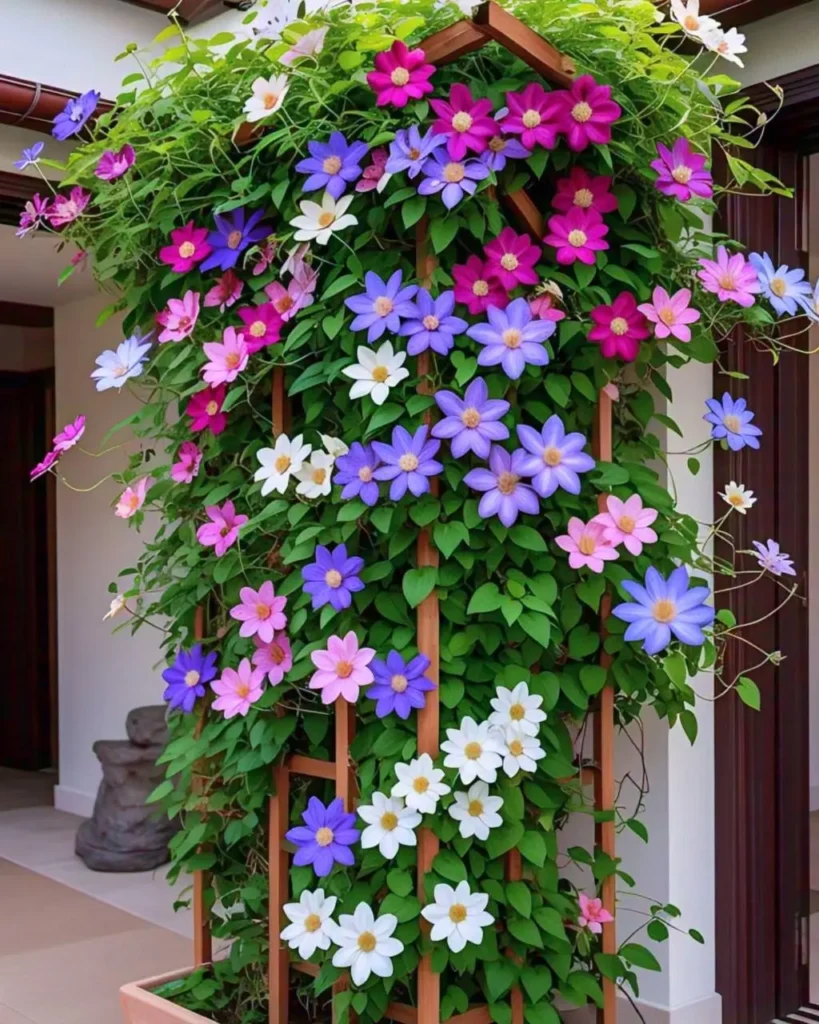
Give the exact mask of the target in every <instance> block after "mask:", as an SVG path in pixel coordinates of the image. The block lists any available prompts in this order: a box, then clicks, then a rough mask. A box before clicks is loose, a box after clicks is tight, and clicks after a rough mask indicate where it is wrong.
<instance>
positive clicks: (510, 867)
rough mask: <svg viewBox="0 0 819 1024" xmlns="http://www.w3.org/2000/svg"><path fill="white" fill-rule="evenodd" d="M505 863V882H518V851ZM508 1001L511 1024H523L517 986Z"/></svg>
mask: <svg viewBox="0 0 819 1024" xmlns="http://www.w3.org/2000/svg"><path fill="white" fill-rule="evenodd" d="M505 861H506V881H507V882H519V881H520V880H521V879H522V878H523V862H522V860H521V856H520V850H510V851H509V852H508V853H507V854H506V857H505ZM508 954H509V956H512V955H513V954H512V951H511V950H509V951H508ZM510 1001H511V1003H512V1024H523V992H522V991H521V989H520V986H519V985H515V987H514V988H513V989H512V991H511V993H510Z"/></svg>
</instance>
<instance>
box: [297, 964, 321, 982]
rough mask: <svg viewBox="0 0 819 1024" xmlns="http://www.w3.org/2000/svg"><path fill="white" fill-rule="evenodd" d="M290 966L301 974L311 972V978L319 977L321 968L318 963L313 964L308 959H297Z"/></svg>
mask: <svg viewBox="0 0 819 1024" xmlns="http://www.w3.org/2000/svg"><path fill="white" fill-rule="evenodd" d="M290 966H291V967H292V968H293V970H294V971H298V972H299V973H300V974H309V975H310V977H311V978H317V977H318V974H319V971H320V970H321V968H320V967H319V965H318V964H311V963H308V962H307V961H306V960H297V961H296V962H295V963H294V964H291V965H290Z"/></svg>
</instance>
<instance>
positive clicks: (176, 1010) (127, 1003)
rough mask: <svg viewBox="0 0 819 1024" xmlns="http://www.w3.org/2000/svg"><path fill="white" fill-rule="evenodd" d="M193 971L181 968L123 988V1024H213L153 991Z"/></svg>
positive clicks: (210, 1018) (121, 993)
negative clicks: (166, 1023)
mask: <svg viewBox="0 0 819 1024" xmlns="http://www.w3.org/2000/svg"><path fill="white" fill-rule="evenodd" d="M194 970H196V968H195V967H183V968H180V969H179V970H176V971H169V972H168V973H167V974H158V975H155V976H154V977H152V978H143V979H142V980H141V981H130V982H128V983H127V984H126V985H123V986H122V987H121V988H120V990H119V1000H120V1005H121V1006H122V1013H123V1018H124V1020H125V1024H164V1022H165V1021H174V1022H176V1024H213V1018H212V1017H203V1016H202V1015H201V1014H200V1013H195V1012H194V1011H193V1010H187V1009H185V1007H184V1006H177V1005H176V1003H172V1002H171V1001H170V999H165V998H164V997H163V996H158V995H157V994H156V992H155V991H154V989H157V988H159V987H160V985H166V984H167V983H168V982H169V981H176V980H177V979H178V978H185V977H187V976H188V975H189V974H191V973H192V972H193V971H194ZM133 1011H135V1012H133Z"/></svg>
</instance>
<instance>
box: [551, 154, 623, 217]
mask: <svg viewBox="0 0 819 1024" xmlns="http://www.w3.org/2000/svg"><path fill="white" fill-rule="evenodd" d="M610 189H611V178H609V177H605V176H603V175H591V174H589V173H588V172H587V171H584V170H583V168H582V167H578V166H577V165H576V164H575V166H574V167H572V169H571V170H570V171H569V176H568V177H567V178H560V179H559V181H558V182H557V192H556V193H555V196H554V198H553V199H552V206H553V207H554V208H555V209H556V210H560V212H561V213H568V212H569V210H571V209H572V207H573V206H579V207H580V209H581V210H597V212H598V213H613V212H614V211H615V210H616V209H617V196H615V195H613V194H612V192H611V191H610Z"/></svg>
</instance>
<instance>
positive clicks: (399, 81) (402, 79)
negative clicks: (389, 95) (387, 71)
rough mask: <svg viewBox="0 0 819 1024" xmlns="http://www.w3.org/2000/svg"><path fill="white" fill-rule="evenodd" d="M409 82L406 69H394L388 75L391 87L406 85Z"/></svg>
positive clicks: (408, 74)
mask: <svg viewBox="0 0 819 1024" xmlns="http://www.w3.org/2000/svg"><path fill="white" fill-rule="evenodd" d="M409 80H410V73H409V71H407V69H406V68H396V69H395V70H394V71H393V73H392V74H391V75H390V81H391V82H392V84H393V85H406V84H407V82H408V81H409Z"/></svg>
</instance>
